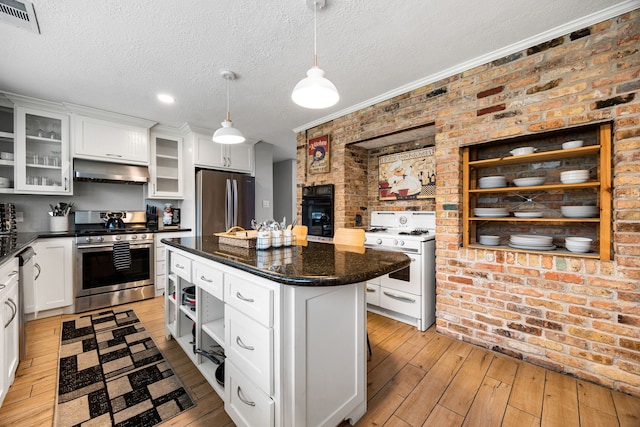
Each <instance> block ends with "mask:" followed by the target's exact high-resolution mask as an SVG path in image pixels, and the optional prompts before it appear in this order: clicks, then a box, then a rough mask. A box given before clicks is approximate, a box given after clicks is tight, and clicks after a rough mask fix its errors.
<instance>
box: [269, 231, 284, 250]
mask: <svg viewBox="0 0 640 427" xmlns="http://www.w3.org/2000/svg"><path fill="white" fill-rule="evenodd" d="M282 240H283V238H282V230H273V231H272V232H271V246H272V247H274V248H279V247H280V246H282Z"/></svg>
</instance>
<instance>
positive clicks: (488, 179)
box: [478, 176, 507, 188]
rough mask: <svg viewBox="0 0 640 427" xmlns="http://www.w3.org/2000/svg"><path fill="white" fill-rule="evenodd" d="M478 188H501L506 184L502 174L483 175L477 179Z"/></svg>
mask: <svg viewBox="0 0 640 427" xmlns="http://www.w3.org/2000/svg"><path fill="white" fill-rule="evenodd" d="M478 186H479V187H480V188H502V187H506V186H507V179H506V178H505V177H504V176H484V177H482V178H480V179H479V180H478Z"/></svg>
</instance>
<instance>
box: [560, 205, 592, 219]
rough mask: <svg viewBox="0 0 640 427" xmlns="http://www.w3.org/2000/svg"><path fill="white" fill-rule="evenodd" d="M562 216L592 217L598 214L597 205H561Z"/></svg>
mask: <svg viewBox="0 0 640 427" xmlns="http://www.w3.org/2000/svg"><path fill="white" fill-rule="evenodd" d="M560 212H562V216H565V217H567V218H592V217H594V216H596V215H598V207H597V206H562V207H560Z"/></svg>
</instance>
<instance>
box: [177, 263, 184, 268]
mask: <svg viewBox="0 0 640 427" xmlns="http://www.w3.org/2000/svg"><path fill="white" fill-rule="evenodd" d="M176 268H179V269H181V270H184V265H180V264H178V263H176Z"/></svg>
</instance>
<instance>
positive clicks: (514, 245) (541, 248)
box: [509, 243, 556, 251]
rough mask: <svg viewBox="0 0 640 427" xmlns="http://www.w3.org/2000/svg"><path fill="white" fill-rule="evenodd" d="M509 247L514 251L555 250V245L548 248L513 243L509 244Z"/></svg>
mask: <svg viewBox="0 0 640 427" xmlns="http://www.w3.org/2000/svg"><path fill="white" fill-rule="evenodd" d="M509 247H511V248H514V249H530V250H532V251H552V250H554V249H555V248H556V245H549V246H529V245H516V244H513V243H509Z"/></svg>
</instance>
